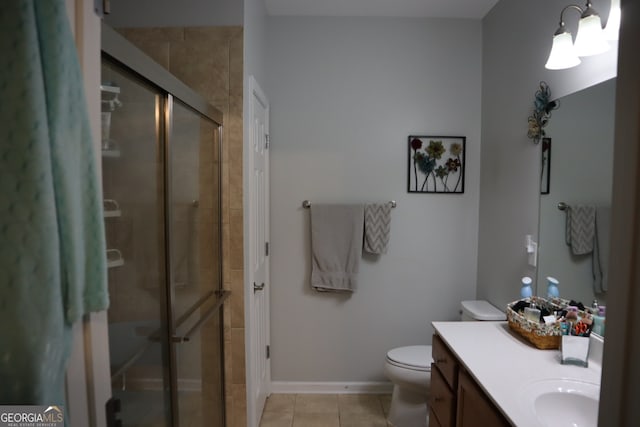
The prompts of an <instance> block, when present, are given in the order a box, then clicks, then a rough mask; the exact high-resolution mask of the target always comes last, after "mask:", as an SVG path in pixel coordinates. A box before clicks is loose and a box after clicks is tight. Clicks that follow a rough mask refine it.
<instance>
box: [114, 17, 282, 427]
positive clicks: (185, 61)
mask: <svg viewBox="0 0 640 427" xmlns="http://www.w3.org/2000/svg"><path fill="white" fill-rule="evenodd" d="M122 32H123V33H124V34H125V36H126V37H127V38H129V39H130V40H131V41H132V42H133V43H134V44H136V45H138V46H139V47H140V48H141V49H142V50H143V51H145V52H147V54H148V55H149V56H151V57H152V58H153V59H154V60H155V61H156V62H158V63H160V64H161V65H162V66H163V67H165V68H167V69H169V71H170V72H171V73H172V74H174V75H176V77H178V78H179V79H180V80H182V81H183V82H185V83H186V84H187V85H188V86H190V87H191V88H192V89H194V90H195V91H196V92H198V93H200V94H201V95H202V96H203V97H204V98H205V99H207V100H208V101H209V102H210V103H212V104H213V105H214V106H215V107H216V108H218V109H219V110H220V111H222V113H223V114H224V121H225V123H224V128H223V138H224V140H223V144H222V150H221V151H222V164H221V165H220V164H218V166H219V167H222V182H221V186H222V213H221V219H220V220H221V221H222V224H223V235H222V240H223V277H224V288H225V289H231V290H232V292H233V293H232V297H231V300H230V301H228V302H227V303H226V304H225V305H224V307H223V324H224V326H223V336H224V353H225V354H224V374H225V408H226V413H227V421H228V424H227V425H228V426H232V427H234V426H241V427H244V426H245V425H246V389H245V386H244V383H245V348H244V333H245V330H244V328H243V327H244V298H243V294H244V292H243V286H244V283H243V279H244V278H243V271H242V270H243V264H244V261H243V242H242V236H243V224H242V217H243V212H242V209H243V205H242V144H243V142H242V138H243V135H242V86H243V64H242V60H243V52H242V49H243V46H242V45H243V31H242V27H240V26H233V27H194V28H144V29H139V28H136V29H126V30H122ZM230 151H233V153H232V154H231V152H230ZM214 160H215V159H214ZM209 163H210V162H206V164H205V163H203V164H202V167H203V170H202V172H203V174H205V175H209V174H210V172H211V166H213V165H211V164H209ZM213 184H214V185H215V183H213ZM201 185H202V183H201ZM201 199H202V197H201ZM204 199H207V198H204ZM201 202H202V203H201V207H202V208H203V209H204V208H207V207H208V206H206V205H209V204H210V203H209V202H210V200H201ZM231 207H233V209H231ZM203 212H204V210H203ZM200 219H203V218H200ZM214 223H215V221H214ZM203 267H204V266H203ZM200 271H201V273H202V274H203V275H206V276H210V275H211V274H215V271H213V270H210V269H206V268H203V269H201V270H200ZM129 294H130V292H129V293H128V294H127V295H118V296H117V297H118V298H119V299H121V300H123V301H133V300H134V299H131V298H130V297H132V296H133V295H129ZM135 306H137V304H131V307H129V308H126V307H125V308H124V310H125V312H127V313H128V312H130V311H132V310H134V309H135ZM232 326H233V328H232ZM209 353H210V352H205V354H206V355H208V354H209ZM207 357H208V356H207ZM289 425H290V424H289Z"/></svg>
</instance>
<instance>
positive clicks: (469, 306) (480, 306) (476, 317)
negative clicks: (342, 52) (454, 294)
mask: <svg viewBox="0 0 640 427" xmlns="http://www.w3.org/2000/svg"><path fill="white" fill-rule="evenodd" d="M460 315H461V319H460V320H462V321H487V320H493V321H496V320H507V316H506V314H505V312H504V311H503V310H500V309H499V308H497V307H495V306H493V305H491V304H489V303H488V302H487V301H484V300H474V301H462V302H461V303H460Z"/></svg>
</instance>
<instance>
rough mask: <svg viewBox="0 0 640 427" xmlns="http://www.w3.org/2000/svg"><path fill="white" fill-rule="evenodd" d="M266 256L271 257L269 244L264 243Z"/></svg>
mask: <svg viewBox="0 0 640 427" xmlns="http://www.w3.org/2000/svg"><path fill="white" fill-rule="evenodd" d="M264 255H265V256H269V242H264Z"/></svg>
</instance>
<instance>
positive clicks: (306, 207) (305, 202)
mask: <svg viewBox="0 0 640 427" xmlns="http://www.w3.org/2000/svg"><path fill="white" fill-rule="evenodd" d="M388 203H391V207H392V208H395V207H396V201H395V200H391V201H389V202H388ZM302 207H303V208H305V209H309V208H310V207H311V202H310V201H309V200H304V201H303V202H302Z"/></svg>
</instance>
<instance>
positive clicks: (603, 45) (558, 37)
mask: <svg viewBox="0 0 640 427" xmlns="http://www.w3.org/2000/svg"><path fill="white" fill-rule="evenodd" d="M569 9H573V10H577V11H578V12H580V21H579V22H578V33H577V35H576V41H575V43H574V42H573V39H572V37H571V32H569V31H568V30H567V28H566V26H565V23H564V12H565V11H567V10H569ZM619 29H620V0H611V11H610V12H609V19H608V20H607V27H606V28H605V29H604V30H603V29H602V21H601V20H600V15H598V12H596V11H595V9H594V8H593V7H592V6H591V1H590V0H587V4H586V5H585V7H584V9H582V8H581V7H580V6H577V5H575V4H571V5H569V6H566V7H565V8H564V9H562V12H560V25H559V26H558V29H557V30H556V32H555V33H554V34H553V45H552V46H551V53H549V58H548V59H547V63H546V64H545V68H547V69H549V70H562V69H565V68H571V67H575V66H576V65H578V64H580V62H581V61H580V58H579V57H581V56H592V55H598V54H600V53H604V52H606V51H607V50H609V48H610V46H609V44H608V43H607V40H617V39H618V31H619Z"/></svg>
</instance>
